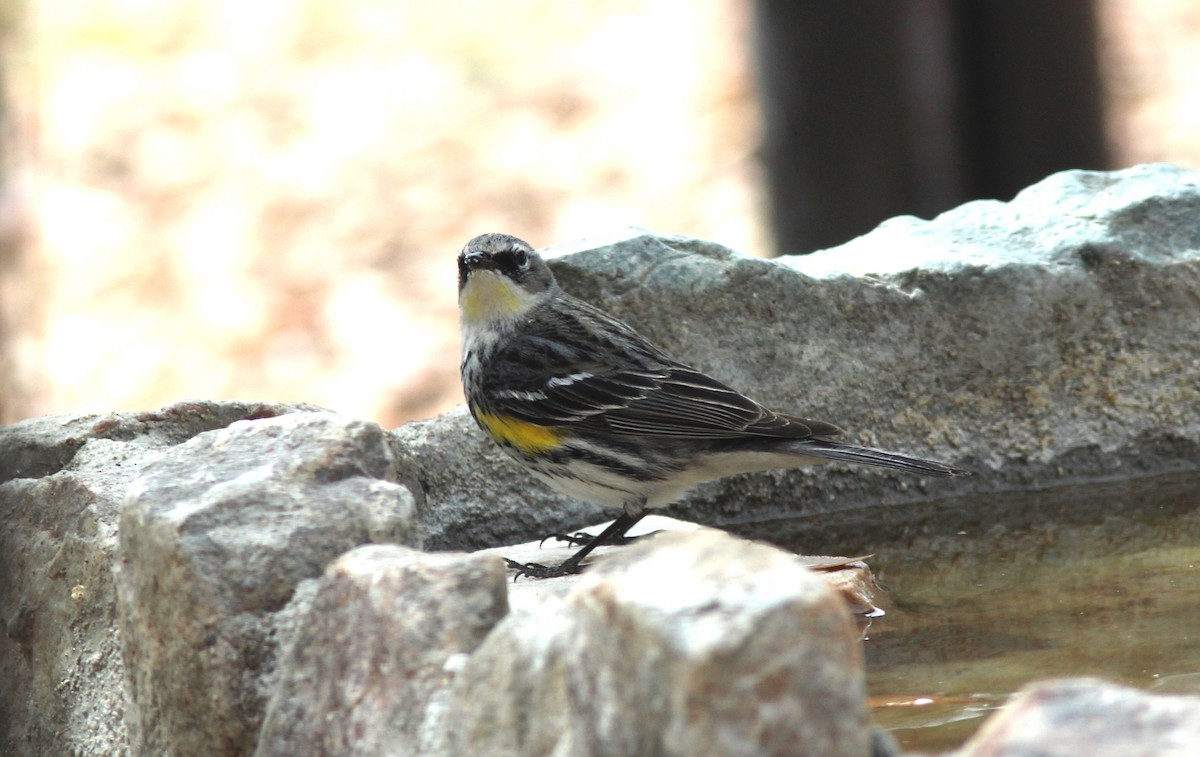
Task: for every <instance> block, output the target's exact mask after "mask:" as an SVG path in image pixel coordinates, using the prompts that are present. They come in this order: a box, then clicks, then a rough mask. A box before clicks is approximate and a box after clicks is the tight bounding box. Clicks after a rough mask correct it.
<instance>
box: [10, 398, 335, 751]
mask: <svg viewBox="0 0 1200 757" xmlns="http://www.w3.org/2000/svg"><path fill="white" fill-rule="evenodd" d="M310 409H313V408H312V407H311V406H308V405H288V404H269V403H251V402H185V403H180V404H177V405H172V406H170V407H166V408H163V409H162V410H160V411H156V412H147V413H111V414H106V415H75V416H49V417H44V418H33V419H30V420H26V421H22V422H20V423H16V424H13V425H11V426H5V427H3V428H0V624H3V626H4V630H5V633H3V634H0V680H3V681H4V686H3V688H2V689H0V753H3V754H77V755H105V756H107V755H116V754H122V753H124V752H126V750H127V731H126V727H125V723H124V720H123V713H124V710H125V699H124V694H123V688H124V687H123V682H124V666H123V664H122V660H121V650H120V644H119V641H118V639H117V630H116V610H115V602H116V598H115V590H114V585H113V561H114V559H115V556H116V551H117V516H118V511H119V508H120V505H121V502H122V500H123V498H124V496H125V491H126V489H127V488H128V486H129V484H130V482H131V481H132V480H133V479H134V478H135V477H136V476H137V475H138V474H139V472H140V471H141V470H142V468H143V467H144V466H145V465H147V464H148V463H150V462H152V461H154V460H156V459H158V458H159V457H160V456H162V455H163V454H164V452H165V451H166V450H168V449H170V448H171V447H173V446H175V445H178V444H181V443H183V442H184V441H186V440H187V439H189V438H191V437H193V436H195V435H196V434H199V433H201V432H204V431H209V430H212V429H218V428H223V427H225V426H228V425H229V424H230V423H233V422H234V421H237V420H241V419H245V418H269V417H272V416H277V415H281V414H284V413H289V412H295V411H299V410H310Z"/></svg>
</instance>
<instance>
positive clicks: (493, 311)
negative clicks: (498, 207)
mask: <svg viewBox="0 0 1200 757" xmlns="http://www.w3.org/2000/svg"><path fill="white" fill-rule="evenodd" d="M556 286H557V284H556V283H555V281H554V274H552V273H551V272H550V268H549V267H548V266H547V265H546V261H544V260H542V258H541V256H540V255H538V254H537V252H535V251H534V249H533V248H532V247H530V246H529V245H528V244H527V243H525V242H523V241H521V240H520V239H517V238H516V237H514V236H509V235H508V234H483V235H482V236H478V237H475V238H474V239H472V240H471V241H470V242H467V244H466V245H465V246H464V247H463V248H462V252H460V253H459V254H458V308H459V314H460V316H461V318H462V321H463V323H464V324H468V323H470V324H481V323H492V322H497V321H505V320H510V319H512V318H517V317H520V316H521V315H523V314H524V313H525V312H526V311H528V310H529V308H531V307H533V306H534V305H536V304H538V303H539V302H541V301H542V300H543V299H544V298H546V297H549V296H550V292H551V290H553V289H554V288H555V287H556Z"/></svg>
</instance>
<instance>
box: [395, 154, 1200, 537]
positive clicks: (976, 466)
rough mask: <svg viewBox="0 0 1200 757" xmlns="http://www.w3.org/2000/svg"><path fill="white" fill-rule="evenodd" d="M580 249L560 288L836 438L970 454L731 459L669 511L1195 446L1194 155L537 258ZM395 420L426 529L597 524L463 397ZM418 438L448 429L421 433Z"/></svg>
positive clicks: (725, 508)
mask: <svg viewBox="0 0 1200 757" xmlns="http://www.w3.org/2000/svg"><path fill="white" fill-rule="evenodd" d="M580 249H586V250H587V251H584V252H580V253H579V254H574V255H567V256H565V257H559V258H558V259H555V260H553V261H552V263H551V265H552V267H553V268H554V270H555V273H556V275H557V276H558V277H559V280H560V282H561V283H562V285H563V287H564V288H565V289H567V291H569V292H571V293H573V294H576V295H577V296H580V297H582V298H584V299H586V300H589V301H591V302H593V303H595V304H597V305H599V306H601V307H603V308H605V309H607V310H609V311H610V312H612V313H613V314H615V315H617V316H619V317H621V318H623V319H625V320H627V321H628V322H630V323H631V324H633V325H634V326H635V327H637V328H638V329H640V330H642V331H643V332H644V333H646V334H647V335H648V336H650V337H651V338H652V339H653V340H654V341H656V342H657V343H658V344H660V345H661V346H663V347H664V348H666V349H668V351H670V352H672V353H673V354H675V355H676V356H677V357H679V358H680V359H682V360H684V361H687V362H690V363H693V364H694V365H696V366H697V367H699V368H701V369H704V370H706V371H709V372H711V373H712V374H713V375H715V376H717V377H719V378H721V379H723V380H725V381H727V382H729V383H731V384H732V385H734V386H735V387H738V388H740V389H742V390H743V391H745V392H747V393H748V394H750V395H752V396H754V397H756V398H757V399H760V400H762V401H764V402H766V403H768V404H770V405H771V406H773V407H776V408H778V409H780V410H782V411H786V412H793V413H796V414H799V415H806V416H810V417H814V418H819V419H822V420H827V421H831V422H834V423H837V424H839V425H841V426H843V427H844V428H846V429H847V436H846V438H847V440H849V441H854V442H860V443H865V444H871V445H875V446H880V447H885V448H891V449H896V450H898V451H904V452H910V453H913V454H919V455H922V456H928V457H935V458H940V459H944V460H946V461H948V462H954V463H958V464H960V465H963V466H966V467H968V468H971V469H973V470H974V471H975V472H976V476H974V477H972V478H968V479H956V480H950V481H943V480H925V479H917V478H913V477H909V476H905V475H904V474H901V473H896V472H890V471H877V470H869V469H863V468H861V467H860V468H849V467H845V466H840V465H829V466H824V467H821V468H818V469H809V470H801V471H792V472H787V473H779V472H775V473H767V474H759V475H752V476H737V477H733V478H730V479H726V480H725V481H723V482H720V483H714V484H706V485H704V486H702V487H699V488H698V489H697V490H696V491H695V492H694V494H693V495H692V496H691V497H689V498H688V499H687V500H686V502H685V505H684V506H682V507H681V508H679V509H677V510H675V511H674V513H673V514H677V515H680V516H681V517H684V518H686V519H691V520H698V521H699V522H702V523H706V524H710V525H718V526H719V525H724V524H727V523H732V522H738V521H740V522H743V523H744V522H746V521H747V520H748V519H751V520H753V519H765V518H771V517H781V516H796V515H814V516H821V515H824V514H827V513H830V512H834V511H839V510H852V509H857V508H862V507H868V506H869V507H873V508H878V507H883V506H889V505H903V504H906V503H910V502H913V501H919V500H923V499H927V498H929V497H939V498H940V497H949V496H953V495H964V497H965V498H964V499H963V500H962V504H963V505H964V506H973V505H975V504H977V501H976V500H972V499H971V496H972V494H973V493H975V492H980V491H989V490H993V491H994V490H997V489H999V490H1005V489H1020V488H1028V487H1043V486H1049V485H1054V484H1057V483H1062V482H1066V481H1073V480H1084V479H1089V478H1109V477H1112V476H1130V475H1139V474H1149V473H1161V472H1167V471H1171V470H1178V469H1181V468H1192V469H1194V467H1195V465H1196V460H1197V459H1200V172H1195V171H1186V170H1182V169H1177V168H1173V167H1170V166H1141V167H1138V168H1133V169H1128V170H1125V171H1119V172H1113V173H1091V172H1081V171H1073V172H1066V173H1062V174H1057V175H1055V176H1051V177H1050V178H1048V179H1046V180H1045V181H1043V182H1041V183H1039V184H1037V185H1035V186H1034V187H1031V188H1029V189H1027V190H1026V191H1024V192H1022V193H1021V194H1020V195H1018V196H1017V197H1016V198H1015V199H1014V200H1013V201H1012V202H1009V203H1001V202H974V203H970V204H967V205H964V206H962V207H960V208H957V209H955V210H952V211H949V212H947V213H945V214H943V215H941V216H939V217H938V218H936V219H934V220H932V221H921V220H918V219H914V218H898V219H893V220H891V221H888V222H887V223H885V224H883V225H882V226H881V227H880V228H879V229H877V230H876V231H874V232H872V233H870V234H868V235H866V236H864V237H861V238H859V239H856V240H854V241H852V242H850V243H848V244H846V245H843V246H841V247H838V248H836V249H831V250H825V251H822V252H818V253H815V254H813V255H807V256H798V257H788V258H782V259H779V260H776V261H767V260H758V259H748V258H744V257H741V256H738V255H736V254H734V253H732V252H730V251H729V250H726V249H724V248H722V247H720V246H719V245H715V244H712V243H708V242H702V241H698V240H693V239H686V238H681V237H655V236H652V235H649V234H647V233H642V232H637V231H636V230H635V231H632V232H630V233H629V234H627V235H625V236H623V237H622V238H619V239H610V240H590V241H588V242H584V243H578V244H575V245H572V247H570V248H566V247H563V248H556V249H555V250H552V251H551V254H557V253H566V252H570V251H574V250H580ZM399 433H400V440H401V447H402V448H404V449H405V450H406V451H405V452H403V453H402V456H404V457H405V458H406V459H407V460H408V462H409V465H410V470H411V471H412V472H413V473H412V474H411V475H413V476H414V478H415V480H417V481H424V482H426V483H427V484H428V486H427V494H428V501H427V503H426V508H425V511H424V517H425V518H426V520H427V522H428V523H432V524H436V525H435V527H434V528H433V532H432V533H431V544H435V545H437V546H441V547H468V546H470V547H477V546H491V545H494V544H496V543H504V542H512V541H520V540H522V539H525V538H532V537H536V536H540V535H541V534H543V533H545V532H547V531H551V530H556V529H561V528H572V527H575V526H577V525H579V524H581V523H587V522H593V521H595V520H600V519H602V518H599V517H596V514H595V511H594V510H580V509H579V506H578V505H575V504H569V503H567V504H564V503H565V502H567V501H566V500H564V499H563V498H561V497H558V496H557V495H553V494H550V493H549V492H548V490H546V489H545V488H544V487H542V486H541V485H539V484H535V483H533V482H532V481H531V480H530V479H529V478H528V476H526V475H525V474H524V473H522V472H520V471H519V469H517V468H516V467H515V465H513V464H511V463H509V462H508V461H506V460H502V459H501V457H500V456H499V455H498V454H497V453H495V452H494V451H493V450H492V449H491V448H490V447H488V445H487V444H486V443H484V442H481V441H480V440H481V436H482V435H481V434H480V432H479V431H478V430H476V429H475V427H474V424H473V423H472V422H471V421H470V418H469V417H467V416H466V415H465V414H464V413H461V412H454V413H450V414H448V415H446V416H443V417H442V418H439V419H436V420H434V421H430V422H428V423H426V424H422V425H420V426H418V427H415V428H408V429H402V430H401V431H400V432H399ZM414 437H420V438H423V439H438V440H459V441H458V443H457V444H453V443H451V444H438V445H436V452H435V451H434V450H433V448H429V447H422V446H421V445H419V444H414V443H413V439H414ZM435 469H436V471H435ZM459 480H461V481H462V482H463V484H462V486H460V487H457V488H453V487H450V486H447V485H443V483H442V482H448V481H459ZM449 492H452V494H451V493H449ZM463 503H473V504H469V505H468V509H469V512H470V517H469V518H468V520H467V521H465V522H463V523H456V522H454V520H453V518H450V517H447V516H445V515H444V513H446V512H447V511H448V510H450V509H454V510H456V511H457V510H458V509H459V508H460V507H462V506H463ZM610 517H611V516H610ZM807 547H808V548H809V549H811V550H814V551H827V550H830V549H833V550H836V549H837V548H838V545H836V544H819V543H818V544H810V545H807Z"/></svg>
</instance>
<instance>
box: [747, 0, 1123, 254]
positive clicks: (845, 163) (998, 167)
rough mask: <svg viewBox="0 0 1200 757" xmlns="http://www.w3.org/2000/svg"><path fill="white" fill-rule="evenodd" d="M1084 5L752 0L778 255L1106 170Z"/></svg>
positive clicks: (1015, 0) (1092, 42)
mask: <svg viewBox="0 0 1200 757" xmlns="http://www.w3.org/2000/svg"><path fill="white" fill-rule="evenodd" d="M1096 44H1097V43H1096V20H1095V12H1094V9H1093V7H1092V5H1091V3H1087V2H1070V1H1068V0H1051V1H1050V2H1033V1H1032V0H979V1H977V2H967V1H966V0H959V1H958V2H955V0H856V2H852V3H821V2H816V3H809V2H793V1H792V0H756V2H755V50H756V56H757V69H758V77H759V88H760V91H761V98H762V109H763V124H764V126H763V138H762V149H761V152H762V159H763V162H764V165H765V168H766V172H767V176H768V179H767V181H768V196H769V198H770V201H771V220H772V226H773V233H774V237H775V244H776V250H777V251H778V252H780V253H791V252H809V251H812V250H814V249H819V248H822V247H829V246H832V245H836V244H839V243H841V242H844V241H846V240H848V239H851V238H853V237H855V236H858V235H860V234H864V233H866V232H867V231H870V230H871V229H872V228H874V227H875V226H876V225H877V224H879V223H880V222H881V221H883V220H885V219H887V218H889V217H891V216H895V215H901V214H915V215H919V216H924V217H929V216H932V215H935V214H937V213H939V212H941V211H943V210H947V209H949V208H951V207H953V206H955V205H958V204H960V203H962V202H965V201H967V200H971V199H978V198H1002V199H1008V198H1009V197H1011V196H1012V195H1013V194H1014V193H1016V192H1017V191H1018V190H1020V189H1021V188H1023V187H1025V186H1027V185H1029V184H1032V183H1034V182H1036V181H1038V180H1039V179H1041V178H1044V177H1045V176H1046V175H1047V174H1050V173H1053V172H1055V171H1059V170H1063V169H1067V168H1105V167H1107V166H1108V159H1107V151H1106V147H1105V135H1104V127H1103V103H1102V97H1101V86H1100V75H1099V68H1098V61H1097V49H1096Z"/></svg>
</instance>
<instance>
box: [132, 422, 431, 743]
mask: <svg viewBox="0 0 1200 757" xmlns="http://www.w3.org/2000/svg"><path fill="white" fill-rule="evenodd" d="M395 477H396V473H395V460H394V458H393V455H392V450H391V447H390V446H389V441H388V439H387V436H386V434H385V433H384V432H383V430H382V429H380V428H379V426H377V425H375V424H374V423H368V422H366V421H358V420H353V419H348V418H343V417H340V416H337V415H334V414H332V413H294V414H290V415H284V416H281V417H279V418H274V419H270V420H263V421H255V422H253V423H249V422H240V423H235V424H233V425H231V426H230V427H229V428H227V429H223V430H220V431H213V432H209V433H205V434H200V435H198V436H196V437H195V438H193V439H191V440H190V441H188V442H186V443H185V444H181V445H179V446H177V447H174V448H172V449H169V450H167V451H166V452H165V453H164V454H163V455H162V457H160V458H159V459H158V460H156V461H155V462H153V463H151V464H149V465H147V466H146V467H145V469H144V470H143V471H142V475H141V476H140V477H139V478H138V479H137V481H135V482H134V483H133V485H132V486H131V487H130V491H129V495H128V501H127V503H126V505H125V507H124V508H123V510H122V512H121V520H120V555H119V557H120V563H119V564H120V571H119V572H118V574H117V597H118V619H119V621H120V630H121V642H122V650H123V654H124V659H125V665H126V675H127V678H128V682H129V693H130V708H129V715H128V721H129V726H130V730H131V742H132V743H133V745H134V748H135V750H136V751H138V752H139V753H141V754H171V753H174V754H209V755H218V754H228V755H235V754H237V755H241V754H247V753H249V752H252V751H253V750H254V746H255V739H256V736H257V733H258V729H259V727H260V725H261V723H262V716H263V710H264V705H265V702H266V698H267V693H268V692H269V690H270V686H271V685H272V683H273V678H272V674H273V673H274V668H275V661H276V657H277V654H278V645H279V639H278V637H277V636H276V631H277V626H278V623H279V620H278V619H277V617H276V615H277V614H279V613H280V612H281V611H283V610H284V609H285V608H286V606H287V605H288V603H289V602H290V601H291V600H292V598H293V595H294V592H295V590H296V587H297V585H298V584H299V583H300V582H301V581H302V580H304V579H307V578H315V577H317V576H319V575H321V573H322V571H323V570H324V568H325V566H326V565H327V564H328V563H329V562H330V561H332V560H333V559H334V558H336V557H337V556H338V555H340V554H342V553H343V552H346V551H348V550H350V549H352V548H354V547H355V546H358V545H360V544H365V543H370V542H395V543H400V544H412V545H415V546H419V545H420V537H419V535H418V534H417V532H416V530H415V503H414V500H413V497H412V495H411V494H410V493H409V491H408V490H407V489H405V488H404V487H403V486H400V485H398V484H396V483H395Z"/></svg>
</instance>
